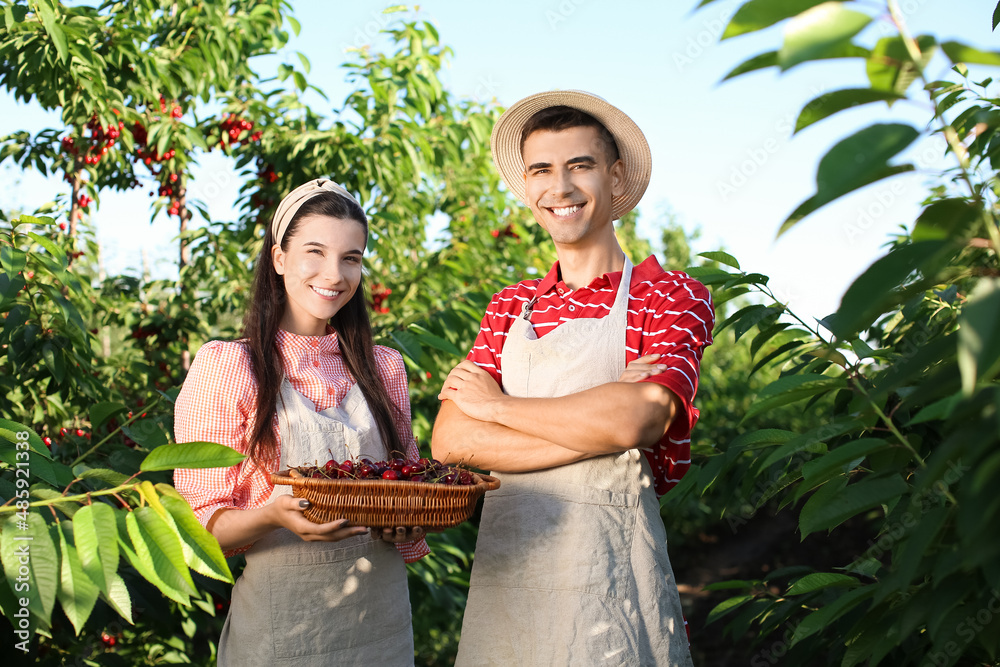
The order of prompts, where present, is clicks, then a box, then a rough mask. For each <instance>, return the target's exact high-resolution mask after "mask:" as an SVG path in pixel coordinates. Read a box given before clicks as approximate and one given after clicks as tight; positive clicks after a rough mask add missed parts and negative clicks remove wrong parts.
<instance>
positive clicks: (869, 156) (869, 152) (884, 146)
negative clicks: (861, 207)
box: [778, 123, 920, 236]
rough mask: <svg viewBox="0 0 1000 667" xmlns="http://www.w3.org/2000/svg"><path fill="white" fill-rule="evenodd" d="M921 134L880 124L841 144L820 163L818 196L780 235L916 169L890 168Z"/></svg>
mask: <svg viewBox="0 0 1000 667" xmlns="http://www.w3.org/2000/svg"><path fill="white" fill-rule="evenodd" d="M919 135H920V133H919V132H918V131H917V130H916V129H915V128H913V127H911V126H909V125H902V124H899V123H879V124H875V125H871V126H869V127H866V128H864V129H863V130H861V131H859V132H857V133H855V134H853V135H851V136H850V137H847V138H846V139H843V140H841V141H840V142H838V143H837V144H836V145H835V146H834V147H833V148H831V149H830V151H829V152H828V153H827V154H826V155H824V156H823V159H822V160H820V163H819V168H818V169H817V170H816V194H814V195H813V196H812V197H810V198H809V199H807V200H806V201H804V202H802V204H801V205H799V207H798V208H797V209H796V210H795V211H794V212H793V213H792V214H791V215H790V216H788V219H787V220H785V222H783V223H782V225H781V229H780V230H779V231H778V236H781V235H782V234H784V233H785V232H786V231H788V230H789V229H791V228H792V226H794V225H795V224H796V223H797V222H799V221H800V220H802V218H804V217H806V216H807V215H809V214H810V213H812V212H814V211H816V210H818V209H820V208H821V207H823V206H826V205H827V204H829V203H830V202H832V201H834V200H835V199H838V198H839V197H842V196H843V195H845V194H847V193H848V192H852V191H854V190H857V189H858V188H861V187H864V186H866V185H870V184H871V183H874V182H876V181H879V180H882V179H884V178H888V177H890V176H895V175H896V174H900V173H903V172H907V171H912V170H913V165H900V166H890V165H889V164H888V160H889V158H891V157H893V156H894V155H896V154H897V153H899V152H900V151H902V150H903V149H904V148H906V147H907V146H909V145H910V144H911V143H913V141H914V140H915V139H916V138H917V137H918V136H919Z"/></svg>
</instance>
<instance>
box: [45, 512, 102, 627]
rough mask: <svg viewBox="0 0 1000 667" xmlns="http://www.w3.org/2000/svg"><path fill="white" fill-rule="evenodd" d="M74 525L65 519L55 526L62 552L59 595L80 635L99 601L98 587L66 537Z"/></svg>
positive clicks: (65, 610) (63, 606) (60, 602)
mask: <svg viewBox="0 0 1000 667" xmlns="http://www.w3.org/2000/svg"><path fill="white" fill-rule="evenodd" d="M72 525H73V524H71V523H70V522H68V521H64V522H63V523H61V524H57V525H56V526H55V528H56V532H58V534H59V551H60V552H61V553H62V559H61V560H62V562H61V567H60V571H59V593H58V596H59V604H61V605H62V608H63V611H64V612H65V613H66V616H67V617H68V618H69V620H70V623H72V624H73V629H74V630H76V635H77V636H79V635H80V630H82V629H83V626H84V624H85V623H86V622H87V618H89V617H90V612H91V611H93V609H94V604H95V603H96V602H97V594H98V587H97V586H95V585H94V582H92V581H91V580H90V578H89V577H88V576H87V575H86V573H85V572H84V571H83V566H82V565H81V564H80V557H79V556H78V555H77V551H76V547H75V546H74V545H73V543H72V542H70V541H69V540H67V539H66V532H67V529H69V528H70V527H71V526H72Z"/></svg>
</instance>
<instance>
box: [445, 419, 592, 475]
mask: <svg viewBox="0 0 1000 667" xmlns="http://www.w3.org/2000/svg"><path fill="white" fill-rule="evenodd" d="M431 451H432V453H433V454H434V457H435V458H436V459H439V460H440V461H443V462H445V463H459V462H461V463H463V464H465V465H469V466H472V467H475V468H478V469H480V470H493V471H497V472H531V471H534V470H545V469H546V468H554V467H556V466H561V465H566V464H568V463H575V462H577V461H582V460H583V459H586V458H590V457H591V456H593V455H594V454H592V453H584V452H578V451H573V450H571V449H567V448H565V447H560V446H559V445H556V444H553V443H551V442H548V441H546V440H543V439H542V438H538V437H535V436H532V435H529V434H527V433H523V432H521V431H516V430H514V429H511V428H508V427H506V426H502V425H500V424H495V423H491V422H484V421H479V420H478V419H473V418H472V417H469V416H468V415H466V414H465V413H464V412H462V411H461V410H460V409H459V408H458V406H456V405H455V403H453V402H452V401H442V402H441V409H440V411H439V412H438V416H437V420H436V421H435V422H434V433H433V435H432V437H431Z"/></svg>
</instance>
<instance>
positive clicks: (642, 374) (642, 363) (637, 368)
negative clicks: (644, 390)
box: [618, 354, 667, 382]
mask: <svg viewBox="0 0 1000 667" xmlns="http://www.w3.org/2000/svg"><path fill="white" fill-rule="evenodd" d="M659 358H660V355H658V354H647V355H646V356H644V357H639V358H638V359H636V360H635V361H633V362H632V363H630V364H629V365H628V366H626V367H625V372H623V373H622V374H621V377H620V378H618V381H619V382H639V381H640V380H645V379H646V378H648V377H651V376H653V375H659V374H660V373H662V372H663V371H665V370H667V367H666V365H664V364H657V363H654V362H655V361H656V360H657V359H659Z"/></svg>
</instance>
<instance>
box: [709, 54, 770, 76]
mask: <svg viewBox="0 0 1000 667" xmlns="http://www.w3.org/2000/svg"><path fill="white" fill-rule="evenodd" d="M777 66H778V52H777V51H768V52H766V53H761V54H759V55H756V56H754V57H753V58H749V59H747V60H745V61H743V62H742V63H740V64H739V65H737V66H736V67H734V68H733V69H732V70H730V71H729V73H728V74H726V76H724V77H722V80H723V81H728V80H729V79H735V78H736V77H738V76H740V75H742V74H746V73H748V72H756V71H757V70H759V69H764V68H765V67H777Z"/></svg>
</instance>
